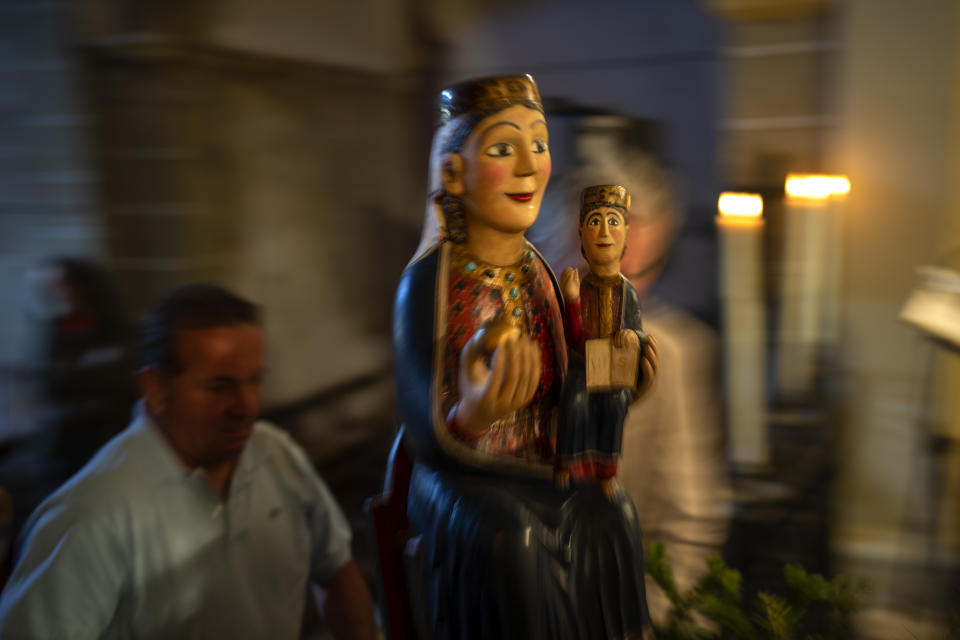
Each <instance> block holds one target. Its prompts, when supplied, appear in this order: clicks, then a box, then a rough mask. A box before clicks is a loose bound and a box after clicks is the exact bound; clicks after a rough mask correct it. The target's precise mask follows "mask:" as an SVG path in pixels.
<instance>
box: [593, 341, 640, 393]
mask: <svg viewBox="0 0 960 640" xmlns="http://www.w3.org/2000/svg"><path fill="white" fill-rule="evenodd" d="M586 358H587V391H610V390H612V389H633V388H635V387H636V384H637V367H638V366H639V364H640V347H639V346H636V345H630V346H627V347H623V348H619V347H616V346H614V344H613V338H599V339H595V340H587V344H586Z"/></svg>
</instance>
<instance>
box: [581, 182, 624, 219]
mask: <svg viewBox="0 0 960 640" xmlns="http://www.w3.org/2000/svg"><path fill="white" fill-rule="evenodd" d="M597 207H618V208H620V209H623V211H624V212H625V213H626V212H628V211H630V194H629V193H627V190H626V189H624V188H623V187H621V186H619V185H615V184H598V185H594V186H592V187H587V188H586V189H584V190H583V191H582V192H581V193H580V211H581V212H582V213H586V212H588V211H591V210H592V209H596V208H597Z"/></svg>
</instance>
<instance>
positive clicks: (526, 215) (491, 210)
mask: <svg viewBox="0 0 960 640" xmlns="http://www.w3.org/2000/svg"><path fill="white" fill-rule="evenodd" d="M450 166H451V167H452V170H451V171H450V173H449V174H447V173H445V186H446V188H447V191H448V192H449V193H452V194H453V195H457V196H459V197H460V199H461V201H462V202H463V205H464V212H465V214H466V223H467V236H468V237H470V233H471V230H472V229H476V228H478V227H486V228H488V229H493V230H496V231H500V232H505V233H518V232H519V233H523V232H524V231H526V230H527V228H529V227H530V225H532V224H533V223H534V221H535V220H536V219H537V212H539V211H540V201H541V200H542V199H543V191H544V189H545V188H546V186H547V180H549V178H550V150H549V148H548V146H547V123H546V121H545V120H544V117H543V114H542V113H540V112H539V111H537V110H536V109H531V108H529V107H525V106H523V105H515V106H512V107H508V108H507V109H504V110H503V111H500V112H498V113H495V114H493V115H492V116H489V117H487V118H484V119H483V120H481V121H480V122H479V123H478V124H477V125H476V126H475V127H474V129H473V131H472V132H471V133H470V135H469V136H468V137H467V140H466V142H465V143H464V145H463V147H462V148H461V149H460V152H459V153H456V154H451V163H450ZM448 178H449V179H448Z"/></svg>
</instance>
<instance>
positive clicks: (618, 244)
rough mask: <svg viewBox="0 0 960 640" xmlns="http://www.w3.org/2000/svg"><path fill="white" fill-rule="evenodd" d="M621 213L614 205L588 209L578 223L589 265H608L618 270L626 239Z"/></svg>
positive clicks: (581, 241)
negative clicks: (579, 223)
mask: <svg viewBox="0 0 960 640" xmlns="http://www.w3.org/2000/svg"><path fill="white" fill-rule="evenodd" d="M625 222H626V221H625V220H624V216H623V213H622V212H621V211H620V210H619V209H616V208H614V207H599V208H597V209H594V210H593V211H590V212H589V213H588V214H587V215H586V217H585V218H584V219H583V224H582V225H580V243H581V245H582V246H583V253H584V255H586V258H587V262H588V263H590V266H591V267H609V268H612V269H614V271H617V270H619V265H620V258H621V256H623V247H624V242H625V241H626V224H625Z"/></svg>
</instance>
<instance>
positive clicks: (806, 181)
mask: <svg viewBox="0 0 960 640" xmlns="http://www.w3.org/2000/svg"><path fill="white" fill-rule="evenodd" d="M785 190H786V192H787V195H788V196H790V197H791V198H812V199H815V200H824V199H827V198H830V197H834V196H845V195H847V194H848V193H850V179H849V178H847V177H846V176H826V175H815V174H797V173H791V174H788V175H787V181H786V185H785Z"/></svg>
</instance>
